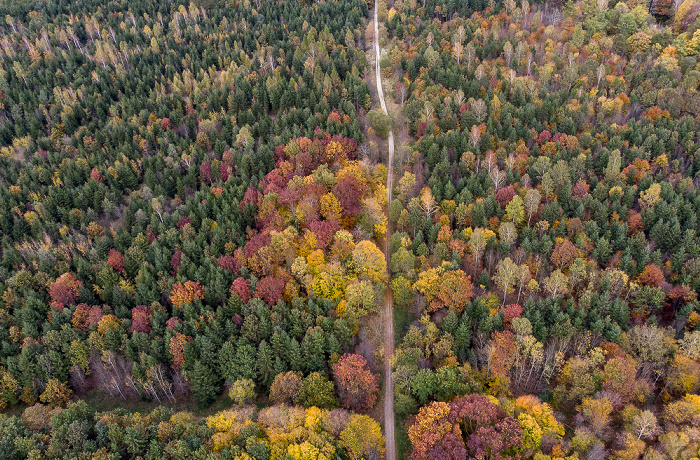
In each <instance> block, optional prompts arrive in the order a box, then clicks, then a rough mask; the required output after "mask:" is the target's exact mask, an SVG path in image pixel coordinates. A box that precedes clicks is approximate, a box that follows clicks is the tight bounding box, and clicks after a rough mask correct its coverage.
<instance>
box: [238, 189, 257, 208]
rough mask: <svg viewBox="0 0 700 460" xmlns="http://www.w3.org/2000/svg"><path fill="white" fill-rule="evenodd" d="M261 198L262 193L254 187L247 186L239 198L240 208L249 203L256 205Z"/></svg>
mask: <svg viewBox="0 0 700 460" xmlns="http://www.w3.org/2000/svg"><path fill="white" fill-rule="evenodd" d="M261 199H262V193H260V190H258V189H257V188H255V187H248V188H247V189H246V191H245V195H243V199H242V200H241V209H243V208H245V207H246V206H248V205H249V204H254V205H256V206H257V204H258V202H259V201H260V200H261Z"/></svg>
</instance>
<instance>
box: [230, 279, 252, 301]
mask: <svg viewBox="0 0 700 460" xmlns="http://www.w3.org/2000/svg"><path fill="white" fill-rule="evenodd" d="M229 290H230V292H231V293H232V294H236V295H237V296H238V298H239V299H241V302H243V303H248V301H249V300H250V297H251V296H250V286H249V284H248V281H247V280H246V279H245V278H241V277H238V278H236V279H235V280H234V281H233V283H232V284H231V289H229Z"/></svg>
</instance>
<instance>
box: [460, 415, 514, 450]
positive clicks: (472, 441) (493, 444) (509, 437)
mask: <svg viewBox="0 0 700 460" xmlns="http://www.w3.org/2000/svg"><path fill="white" fill-rule="evenodd" d="M522 445H523V430H522V428H521V427H520V423H518V421H517V420H515V419H513V418H511V417H506V418H504V419H502V420H499V421H498V422H496V423H495V424H494V425H493V426H482V427H479V429H478V430H476V433H474V434H472V435H471V436H470V437H469V441H467V447H468V448H469V456H468V457H467V458H473V459H482V458H488V459H492V460H501V459H502V460H505V459H510V458H517V453H518V450H519V449H520V448H521V447H522Z"/></svg>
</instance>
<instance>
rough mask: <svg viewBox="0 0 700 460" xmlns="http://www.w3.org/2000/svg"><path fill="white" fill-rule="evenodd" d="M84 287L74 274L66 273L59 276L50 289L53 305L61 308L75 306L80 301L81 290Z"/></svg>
mask: <svg viewBox="0 0 700 460" xmlns="http://www.w3.org/2000/svg"><path fill="white" fill-rule="evenodd" d="M82 286H83V283H82V282H81V281H79V280H78V279H77V278H76V277H75V275H73V274H72V273H64V274H63V275H61V276H59V277H58V278H56V281H54V282H53V283H51V286H50V287H49V295H50V296H51V305H53V306H56V307H59V308H63V307H65V306H66V305H73V304H74V303H75V301H76V300H78V296H80V288H81V287H82Z"/></svg>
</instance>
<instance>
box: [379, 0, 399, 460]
mask: <svg viewBox="0 0 700 460" xmlns="http://www.w3.org/2000/svg"><path fill="white" fill-rule="evenodd" d="M378 11H379V3H378V0H374V61H375V69H374V74H375V76H376V78H377V95H378V96H379V103H380V105H381V107H382V111H383V112H384V113H385V114H387V115H388V113H387V110H386V102H385V101H384V90H383V89H382V76H381V75H382V74H381V69H380V68H379V56H380V50H379V19H378ZM387 144H388V147H389V158H388V159H387V175H386V194H387V209H388V208H389V205H391V195H392V190H393V186H394V171H393V164H394V132H393V130H391V131H389V137H388V138H387ZM387 225H388V226H387V233H386V237H385V240H384V257H386V266H387V267H389V266H390V264H389V262H390V261H389V240H390V239H391V230H392V229H391V222H388V224H387ZM384 322H385V324H384V391H385V396H384V437H385V438H386V457H385V458H386V460H396V440H395V436H394V382H393V380H392V372H391V357H392V356H393V355H394V313H393V294H392V292H391V285H390V284H389V283H387V286H386V291H385V293H384Z"/></svg>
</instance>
